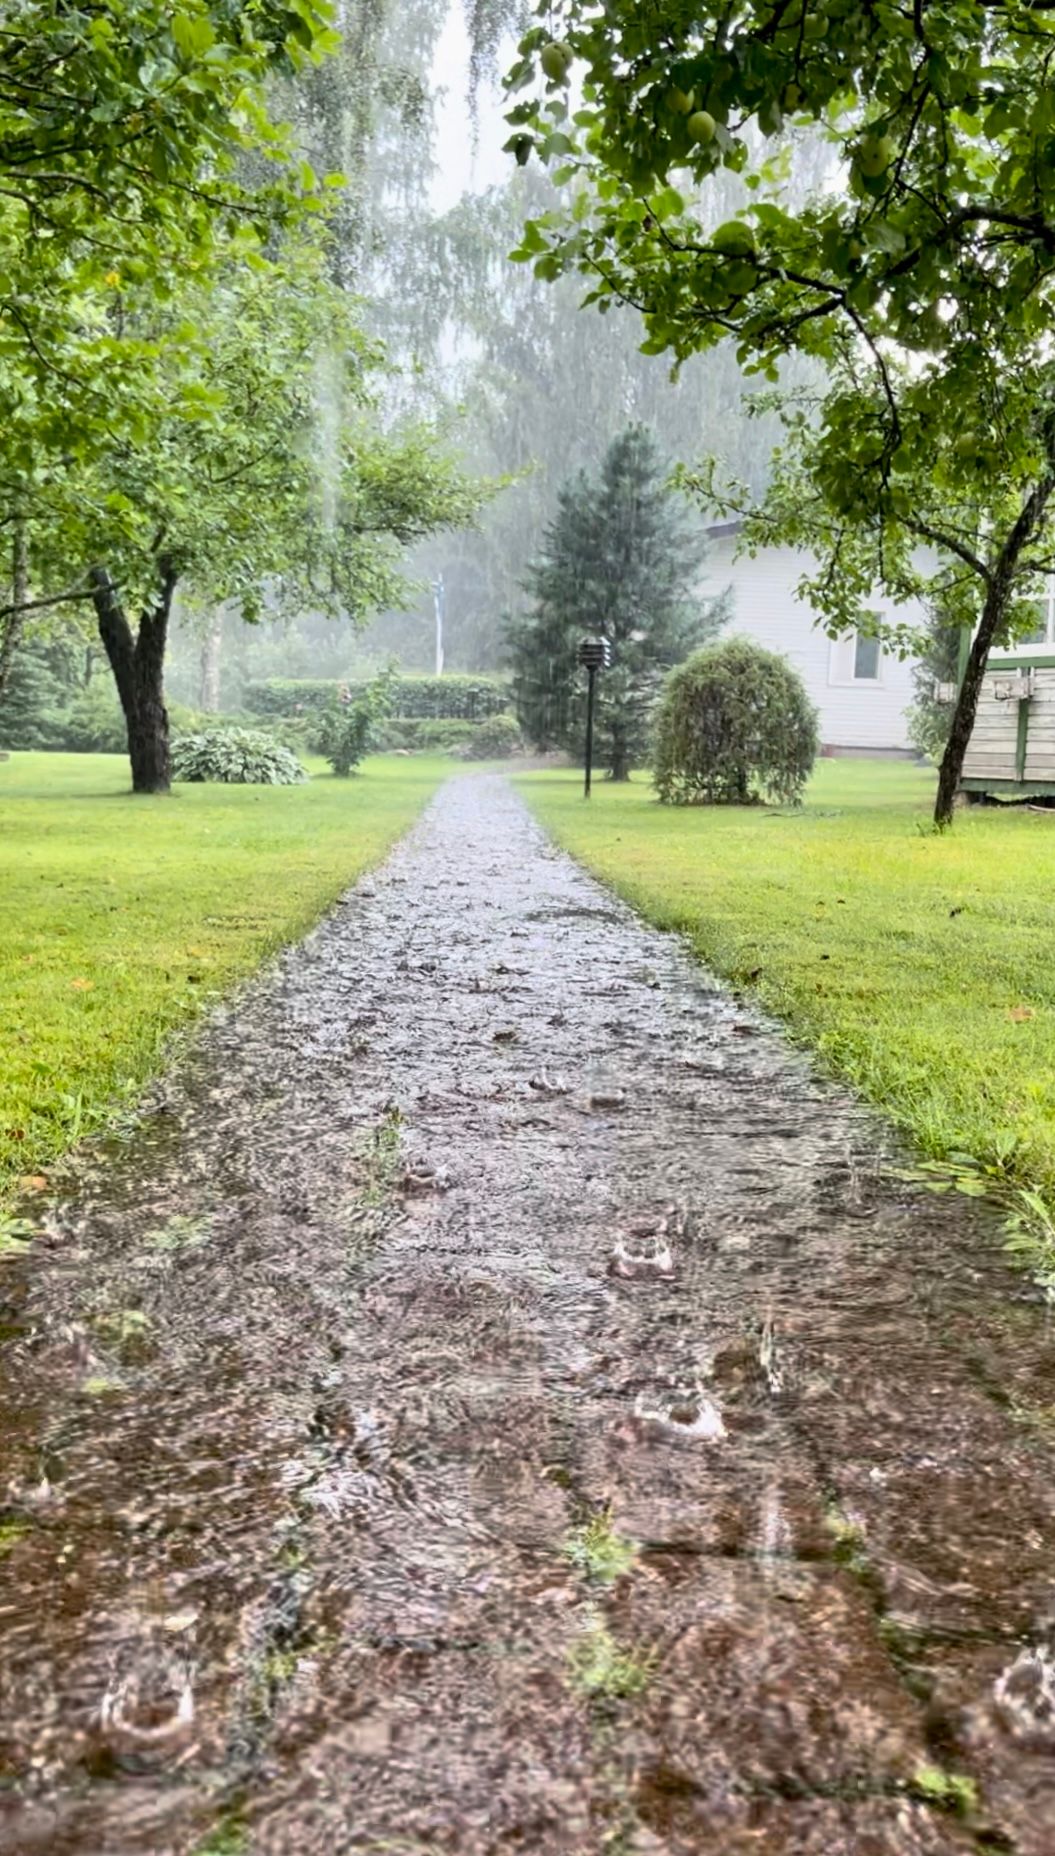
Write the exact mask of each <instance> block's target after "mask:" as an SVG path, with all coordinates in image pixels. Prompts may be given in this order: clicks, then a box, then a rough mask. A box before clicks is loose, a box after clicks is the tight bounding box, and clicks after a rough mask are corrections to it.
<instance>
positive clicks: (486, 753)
mask: <svg viewBox="0 0 1055 1856" xmlns="http://www.w3.org/2000/svg"><path fill="white" fill-rule="evenodd" d="M523 745H524V741H523V737H522V735H521V733H520V725H519V723H518V722H517V719H516V716H515V715H510V714H509V712H508V710H507V711H504V712H503V713H502V714H501V715H491V716H488V718H487V720H486V722H478V723H477V725H476V727H475V728H474V729H473V730H472V733H471V736H470V738H469V740H468V741H467V742H466V744H465V749H464V752H465V758H466V760H508V759H509V756H510V755H511V754H517V753H519V751H520V749H521V748H522V747H523Z"/></svg>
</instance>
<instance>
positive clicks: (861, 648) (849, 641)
mask: <svg viewBox="0 0 1055 1856" xmlns="http://www.w3.org/2000/svg"><path fill="white" fill-rule="evenodd" d="M882 675H883V647H882V645H881V644H880V642H879V639H878V638H869V637H867V636H866V635H865V633H864V632H844V633H843V635H842V637H841V638H833V639H832V644H831V655H830V657H829V659H828V682H829V683H830V684H833V685H835V686H836V687H837V688H839V687H841V688H847V687H851V686H852V685H853V684H855V683H879V682H881V681H882Z"/></svg>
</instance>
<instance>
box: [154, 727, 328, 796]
mask: <svg viewBox="0 0 1055 1856" xmlns="http://www.w3.org/2000/svg"><path fill="white" fill-rule="evenodd" d="M172 773H173V778H174V779H177V780H188V781H195V782H200V781H216V782H218V783H220V784H222V785H226V786H297V785H299V784H300V782H301V781H302V780H306V779H307V777H308V776H307V774H306V773H305V771H304V768H303V767H302V766H301V764H300V762H299V760H298V759H297V757H296V755H295V754H293V753H291V751H290V749H289V748H286V747H283V746H282V744H281V742H279V741H276V740H274V738H273V737H272V736H271V735H265V734H262V733H260V731H259V730H255V729H249V728H214V729H210V730H208V731H207V732H206V733H204V734H197V735H181V736H178V737H177V739H176V740H175V742H174V743H173V747H172Z"/></svg>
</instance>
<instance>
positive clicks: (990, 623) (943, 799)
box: [934, 433, 1055, 829]
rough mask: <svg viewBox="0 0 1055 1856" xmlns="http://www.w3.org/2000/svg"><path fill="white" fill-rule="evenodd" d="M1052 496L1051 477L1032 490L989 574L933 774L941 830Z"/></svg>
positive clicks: (1053, 437) (1054, 439)
mask: <svg viewBox="0 0 1055 1856" xmlns="http://www.w3.org/2000/svg"><path fill="white" fill-rule="evenodd" d="M1047 437H1048V449H1049V452H1050V451H1051V450H1052V447H1053V444H1055V433H1049V434H1048V435H1047ZM1053 490H1055V477H1053V476H1048V477H1044V478H1042V479H1041V481H1040V482H1039V483H1038V484H1037V485H1036V486H1035V487H1034V489H1033V490H1032V491H1031V492H1030V494H1029V496H1028V497H1027V498H1026V501H1025V502H1024V504H1023V505H1022V510H1021V512H1020V514H1019V516H1018V519H1017V521H1016V522H1015V525H1014V527H1013V528H1012V530H1011V532H1010V534H1009V535H1008V537H1007V540H1006V541H1005V542H1004V545H1003V547H1002V548H1001V549H1000V551H999V553H998V554H997V556H996V558H995V560H994V562H993V564H992V566H991V567H990V569H989V574H988V579H987V582H986V594H985V603H984V605H983V607H982V616H981V618H980V620H979V621H978V630H977V631H976V632H975V635H974V638H973V640H972V643H971V650H970V655H969V656H968V659H967V668H966V670H965V671H964V674H963V681H962V683H961V684H960V690H959V694H958V696H957V698H956V707H955V709H954V710H953V715H952V726H951V728H950V729H949V739H948V741H947V742H946V744H945V752H944V754H943V755H942V757H941V766H940V768H939V770H938V797H937V799H936V800H935V802H934V823H935V824H936V825H937V826H938V827H939V829H944V827H945V826H946V825H949V824H951V823H952V813H953V806H954V805H955V803H956V795H957V793H958V792H959V790H960V780H961V778H962V776H963V763H964V758H965V756H966V754H967V747H968V743H969V742H970V739H971V732H972V730H973V728H974V719H975V716H976V715H977V713H978V698H979V696H980V695H981V693H982V683H983V680H984V678H985V667H986V664H987V662H988V661H989V651H990V648H991V646H992V643H993V640H994V638H995V637H996V636H997V634H998V633H999V632H1000V631H1002V629H1003V626H1004V623H1005V621H1006V619H1007V615H1008V612H1009V611H1010V608H1011V604H1012V601H1013V599H1014V597H1015V578H1016V574H1017V572H1018V568H1019V560H1020V558H1021V555H1022V551H1023V549H1024V548H1026V547H1027V546H1028V544H1029V542H1030V541H1031V540H1032V539H1033V536H1034V534H1035V532H1036V530H1037V528H1038V526H1039V524H1040V522H1041V520H1042V518H1043V515H1044V511H1045V509H1046V508H1047V505H1048V502H1049V500H1050V498H1051V494H1052V491H1053Z"/></svg>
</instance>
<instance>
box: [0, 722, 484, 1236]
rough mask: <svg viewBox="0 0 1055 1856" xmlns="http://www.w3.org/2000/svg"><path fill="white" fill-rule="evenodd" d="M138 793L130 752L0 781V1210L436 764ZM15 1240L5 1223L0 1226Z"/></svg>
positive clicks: (291, 921) (393, 823) (12, 767)
mask: <svg viewBox="0 0 1055 1856" xmlns="http://www.w3.org/2000/svg"><path fill="white" fill-rule="evenodd" d="M309 765H311V766H312V768H313V770H314V771H315V772H316V777H315V778H313V779H312V780H311V781H310V783H309V784H307V785H304V786H292V787H262V786H212V785H209V786H182V785H180V786H176V787H175V788H174V789H173V792H172V794H171V795H170V796H168V797H166V798H161V799H157V798H136V797H134V796H133V795H132V794H130V793H129V792H128V790H127V782H128V770H127V764H126V762H125V760H124V758H123V757H121V756H118V755H74V754H16V755H13V756H12V758H11V760H10V762H8V763H6V764H5V765H4V766H3V767H2V768H0V1208H2V1207H3V1205H4V1204H5V1203H9V1202H10V1199H11V1197H12V1195H13V1194H14V1193H16V1192H18V1191H23V1192H24V1191H26V1190H27V1189H28V1190H31V1189H32V1188H33V1186H34V1185H40V1184H42V1183H44V1181H43V1175H44V1173H45V1171H46V1169H47V1168H48V1167H49V1166H51V1165H53V1164H54V1163H55V1161H56V1160H58V1159H59V1158H60V1157H61V1156H62V1155H63V1154H64V1153H66V1152H67V1151H68V1150H69V1149H70V1148H71V1147H73V1146H74V1145H76V1143H77V1142H78V1141H79V1140H81V1139H83V1138H84V1137H85V1136H86V1135H88V1134H91V1133H93V1132H95V1131H97V1130H98V1129H99V1128H101V1127H102V1126H104V1125H105V1124H106V1123H107V1122H108V1121H110V1120H112V1119H113V1117H114V1116H115V1115H116V1114H117V1113H119V1112H120V1111H121V1109H122V1108H127V1107H128V1106H129V1104H130V1103H131V1102H133V1101H134V1100H135V1098H136V1096H137V1095H138V1093H139V1092H140V1091H141V1089H142V1088H143V1085H144V1084H145V1083H146V1082H147V1080H148V1079H149V1077H150V1076H151V1075H152V1074H154V1073H155V1072H156V1071H157V1069H158V1068H159V1067H160V1065H161V1064H162V1062H163V1060H164V1057H165V1053H166V1047H167V1044H168V1041H169V1040H170V1038H171V1037H172V1035H173V1033H175V1032H176V1031H177V1030H178V1029H179V1028H181V1027H184V1026H187V1025H188V1024H190V1023H191V1022H193V1020H194V1019H196V1018H198V1017H200V1015H201V1014H202V1012H203V1011H204V1010H206V1009H208V1008H209V1007H210V1006H213V1005H215V1004H216V1003H217V1001H218V1000H219V999H221V998H222V997H223V996H224V995H225V994H227V993H228V992H229V991H230V990H231V988H232V987H233V986H234V985H236V984H237V983H238V982H239V981H240V980H243V979H245V978H246V977H247V976H248V975H249V974H251V973H252V972H253V971H254V970H255V969H256V968H258V967H259V966H260V965H261V963H262V962H263V961H265V960H266V959H267V958H268V957H269V956H271V955H272V954H274V953H275V952H277V950H278V949H279V948H281V947H283V946H286V945H288V944H289V943H291V942H293V941H296V940H298V939H299V938H300V936H301V935H303V934H304V933H306V932H307V930H308V929H309V928H311V927H312V926H313V924H314V923H315V922H316V921H317V920H318V919H319V917H320V916H321V915H322V914H323V913H324V911H325V910H326V908H327V907H328V906H329V905H330V904H332V903H333V902H334V901H335V900H336V898H337V897H338V896H339V895H340V894H341V893H342V891H343V890H345V889H347V887H348V886H349V884H351V883H354V882H355V880H356V879H357V877H359V876H361V875H362V874H363V872H364V871H365V870H367V869H368V868H370V867H372V866H373V865H375V864H376V863H378V862H379V861H380V860H381V859H382V858H383V856H384V855H385V853H386V851H388V849H389V848H390V847H391V845H392V844H393V843H395V841H396V840H397V839H398V838H400V837H402V836H403V834H404V832H405V831H406V830H407V829H408V827H409V826H410V825H411V824H412V823H413V821H414V819H415V818H416V817H417V815H418V813H419V812H420V811H421V809H422V807H423V806H424V804H425V803H426V801H427V800H428V799H429V798H430V797H431V796H432V794H433V792H434V791H435V790H436V788H437V787H438V786H439V784H440V783H441V781H442V780H443V779H444V778H446V777H448V776H449V775H450V774H451V773H452V772H453V771H454V769H453V767H452V763H451V762H450V761H449V760H446V759H443V758H441V757H439V756H435V757H431V756H430V757H425V756H422V757H421V758H417V757H413V758H408V759H402V758H399V757H396V756H387V755H379V756H376V757H371V758H370V759H368V760H367V761H366V762H365V763H364V765H363V767H362V769H361V770H360V772H359V773H358V774H357V775H355V776H354V777H352V778H350V779H347V780H338V779H335V778H334V777H333V776H332V775H330V774H329V773H328V771H327V770H325V768H324V766H323V763H321V762H317V763H315V762H313V763H309ZM0 1236H2V1226H0Z"/></svg>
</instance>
